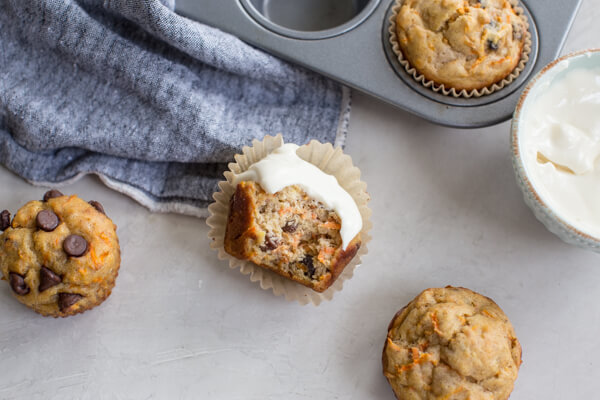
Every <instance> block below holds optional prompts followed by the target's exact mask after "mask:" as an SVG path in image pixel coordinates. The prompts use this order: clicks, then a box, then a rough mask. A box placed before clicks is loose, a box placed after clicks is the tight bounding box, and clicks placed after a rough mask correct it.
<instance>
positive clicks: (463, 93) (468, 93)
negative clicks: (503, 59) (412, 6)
mask: <svg viewBox="0 0 600 400" xmlns="http://www.w3.org/2000/svg"><path fill="white" fill-rule="evenodd" d="M403 3H404V0H395V3H394V5H393V6H392V14H391V16H390V19H389V28H388V32H389V42H390V45H391V46H392V51H393V52H394V54H396V57H398V62H399V63H400V65H402V66H403V67H404V70H405V71H406V72H407V73H408V74H409V75H410V76H412V78H413V79H414V80H415V81H417V82H419V83H420V84H421V85H423V86H425V87H426V88H428V89H431V90H433V91H434V92H436V93H440V94H443V95H445V96H452V97H457V98H458V97H465V98H471V97H475V98H477V97H482V96H487V95H489V94H492V93H494V92H496V91H498V90H500V89H502V88H503V87H505V86H506V85H508V84H510V83H511V82H512V81H514V80H515V79H516V78H517V77H518V76H519V74H520V73H521V72H522V71H523V69H524V68H525V65H526V64H527V61H529V55H530V54H531V32H530V30H529V21H528V20H527V18H526V17H525V14H524V11H523V8H521V7H519V2H518V0H510V4H511V5H512V7H513V9H514V10H515V13H516V14H517V15H519V16H520V17H523V21H524V22H525V41H524V44H523V49H522V50H521V59H520V60H519V63H518V64H517V66H516V67H515V69H513V70H512V72H511V73H510V75H508V76H506V77H505V78H504V79H502V80H501V81H500V82H496V83H493V84H491V85H490V86H486V87H484V88H483V89H472V90H466V89H462V90H460V91H457V90H456V89H454V88H447V87H446V86H445V85H444V84H438V83H436V82H435V81H432V80H429V79H427V78H425V76H424V75H423V74H420V73H419V71H417V69H416V68H414V67H413V66H411V65H410V63H409V62H408V60H407V59H405V58H404V54H402V49H401V48H400V44H399V43H398V38H397V36H396V35H397V34H396V18H397V17H398V12H399V11H400V8H401V7H402V4H403Z"/></svg>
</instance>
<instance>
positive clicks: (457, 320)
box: [383, 287, 521, 400]
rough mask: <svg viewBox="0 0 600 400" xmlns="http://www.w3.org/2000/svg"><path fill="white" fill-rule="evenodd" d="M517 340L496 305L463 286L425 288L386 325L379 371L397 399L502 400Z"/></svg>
mask: <svg viewBox="0 0 600 400" xmlns="http://www.w3.org/2000/svg"><path fill="white" fill-rule="evenodd" d="M520 365H521V345H520V344H519V341H518V340H517V338H516V336H515V332H514V329H513V327H512V325H511V323H510V321H509V320H508V318H507V317H506V315H504V313H503V312H502V310H501V309H500V307H498V306H497V305H496V303H494V302H493V301H492V300H490V299H488V298H487V297H483V296H481V295H480V294H477V293H475V292H472V291H470V290H468V289H464V288H454V287H446V288H440V289H427V290H425V291H423V292H422V293H421V294H419V295H418V296H417V297H416V298H415V299H414V300H413V301H411V302H410V303H409V304H408V305H407V306H406V307H404V308H403V309H402V310H400V311H399V312H398V313H397V314H396V315H395V316H394V319H393V320H392V322H391V323H390V326H389V328H388V335H387V340H386V343H385V346H384V349H383V374H384V375H385V377H386V378H387V380H388V382H389V383H390V385H391V386H392V389H393V390H394V393H395V394H396V397H397V398H398V399H401V400H408V399H411V400H425V399H427V400H434V399H436V400H437V399H439V400H441V399H444V400H458V399H470V400H505V399H508V397H509V395H510V393H511V392H512V390H513V386H514V382H515V380H516V379H517V373H518V371H519V367H520Z"/></svg>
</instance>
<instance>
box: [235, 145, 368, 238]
mask: <svg viewBox="0 0 600 400" xmlns="http://www.w3.org/2000/svg"><path fill="white" fill-rule="evenodd" d="M297 150H298V146H297V145H295V144H293V143H286V144H284V145H282V146H281V147H278V148H277V149H275V150H273V151H272V152H271V153H270V154H269V155H267V156H266V157H265V158H263V159H262V160H260V161H258V162H256V163H254V164H252V165H251V166H250V167H249V168H248V170H246V171H244V172H242V173H240V174H238V175H236V176H235V178H234V180H233V184H234V185H237V184H238V183H240V182H242V181H254V182H257V183H258V184H260V186H261V187H262V188H263V190H264V191H265V192H267V193H276V192H278V191H280V190H282V189H283V188H285V187H286V186H292V185H298V186H299V187H300V188H302V190H304V191H305V192H306V194H307V195H309V196H310V197H311V198H313V199H315V200H317V201H320V202H321V203H323V204H324V205H325V206H326V207H327V208H330V209H332V210H334V211H335V212H336V213H337V215H338V216H339V217H340V219H341V220H342V222H341V228H340V235H341V237H342V246H343V248H344V249H346V248H347V247H348V244H349V243H350V241H352V239H354V237H355V236H356V235H357V234H358V233H359V232H360V230H361V229H362V217H361V215H360V211H359V210H358V206H357V205H356V202H355V201H354V199H353V198H352V196H350V194H349V193H348V192H347V191H346V190H344V189H343V188H342V187H341V186H340V184H339V183H338V181H337V179H336V178H335V177H334V176H332V175H328V174H326V173H325V172H323V171H322V170H320V169H319V168H318V167H317V166H315V165H313V164H311V163H309V162H307V161H304V160H303V159H301V158H300V157H299V156H298V154H296V151H297Z"/></svg>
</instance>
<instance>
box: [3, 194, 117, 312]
mask: <svg viewBox="0 0 600 400" xmlns="http://www.w3.org/2000/svg"><path fill="white" fill-rule="evenodd" d="M0 230H2V231H4V232H3V233H2V234H1V235H0V269H1V270H2V275H3V279H4V280H6V281H8V283H9V284H10V287H11V289H12V292H13V294H14V295H15V297H16V298H17V299H18V300H19V301H20V302H21V303H23V304H25V305H26V306H27V307H29V308H31V309H33V310H34V311H35V312H37V313H40V314H42V315H44V316H53V317H67V316H69V315H74V314H78V313H82V312H84V311H86V310H89V309H90V308H93V307H95V306H97V305H98V304H100V303H102V302H103V301H104V300H105V299H106V298H107V297H108V296H109V295H110V293H111V290H112V288H113V287H114V285H115V279H116V277H117V274H118V271H119V265H120V261H121V255H120V249H119V241H118V238H117V234H116V226H115V225H114V224H113V223H112V221H111V220H110V219H109V218H108V217H107V216H106V215H105V213H104V209H103V208H102V205H101V204H100V203H98V202H96V201H92V202H89V203H86V202H85V201H83V200H81V199H80V198H79V197H77V196H64V195H63V194H62V193H60V192H59V191H57V190H51V191H49V192H47V193H46V194H45V195H44V200H43V201H30V202H29V203H27V204H25V206H23V207H22V208H21V209H20V210H19V211H18V212H17V214H16V215H15V217H14V218H13V220H12V222H11V221H10V213H9V212H8V211H7V210H4V211H2V213H0Z"/></svg>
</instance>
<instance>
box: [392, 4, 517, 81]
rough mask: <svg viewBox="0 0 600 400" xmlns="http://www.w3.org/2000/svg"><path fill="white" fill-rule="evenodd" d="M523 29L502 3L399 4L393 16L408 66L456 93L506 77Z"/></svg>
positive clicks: (511, 8) (514, 15)
mask: <svg viewBox="0 0 600 400" xmlns="http://www.w3.org/2000/svg"><path fill="white" fill-rule="evenodd" d="M526 31H527V24H526V22H525V20H524V19H523V17H522V16H520V15H517V13H516V12H515V10H514V9H513V7H512V5H511V3H510V2H509V1H508V0H404V2H403V4H402V7H401V8H400V10H399V12H398V14H397V16H396V34H397V39H398V43H399V45H400V48H401V50H402V54H403V55H404V58H406V60H407V61H408V63H410V65H411V66H412V67H414V68H415V69H416V70H417V71H418V72H419V73H420V74H422V75H424V76H425V78H426V79H427V80H429V81H433V82H435V83H437V84H443V85H444V86H445V87H447V88H454V89H456V90H463V89H465V90H467V91H470V90H473V89H482V88H484V87H487V86H490V85H492V84H494V83H496V82H499V81H501V80H502V79H504V78H506V77H507V76H508V75H510V73H511V72H512V71H513V70H514V69H515V67H516V66H517V65H518V64H519V61H520V59H521V53H522V51H523V46H524V44H525V34H526Z"/></svg>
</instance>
